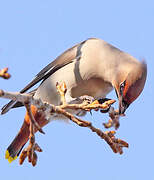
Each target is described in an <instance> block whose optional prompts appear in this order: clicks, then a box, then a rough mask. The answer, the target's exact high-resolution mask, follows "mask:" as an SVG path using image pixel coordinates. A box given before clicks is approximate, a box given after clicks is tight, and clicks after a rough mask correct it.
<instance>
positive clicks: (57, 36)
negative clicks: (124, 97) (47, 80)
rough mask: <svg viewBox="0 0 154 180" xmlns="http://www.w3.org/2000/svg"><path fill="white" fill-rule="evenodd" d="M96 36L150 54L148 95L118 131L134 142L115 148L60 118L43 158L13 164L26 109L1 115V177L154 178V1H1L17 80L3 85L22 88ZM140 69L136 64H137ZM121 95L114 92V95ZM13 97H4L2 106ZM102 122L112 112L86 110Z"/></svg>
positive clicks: (1, 44) (5, 55)
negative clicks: (9, 152)
mask: <svg viewBox="0 0 154 180" xmlns="http://www.w3.org/2000/svg"><path fill="white" fill-rule="evenodd" d="M89 37H98V38H101V39H104V40H106V41H108V42H109V43H111V44H113V45H115V46H116V47H118V48H120V49H121V50H123V51H126V52H128V53H130V54H131V55H133V56H134V57H136V58H138V59H142V58H145V59H146V61H147V64H148V77H147V82H146V86H145V89H144V91H143V93H142V95H141V96H140V97H139V98H138V99H137V100H136V101H135V102H134V103H133V104H132V105H131V106H130V108H129V109H128V110H127V112H126V115H127V116H126V117H124V118H121V126H120V129H119V130H118V132H117V137H119V138H122V139H124V140H126V141H127V142H128V143H129V145H130V147H129V149H124V154H123V155H119V154H114V153H113V152H112V150H111V149H110V147H109V146H108V145H107V144H106V143H105V142H104V141H103V140H101V139H100V138H99V137H98V136H97V135H96V134H94V133H92V132H91V131H90V130H88V129H86V128H81V127H78V126H77V125H75V124H72V123H70V124H66V123H64V122H52V123H50V124H49V125H48V126H47V127H45V128H44V131H45V132H46V135H41V134H37V136H36V140H37V142H38V143H39V145H40V146H41V147H42V148H43V150H44V151H43V152H42V153H39V154H38V163H37V166H36V167H32V166H31V164H29V163H28V162H27V161H25V163H24V164H23V165H22V166H20V165H19V164H18V160H16V161H14V162H13V163H11V164H9V163H8V162H7V161H6V160H5V158H4V156H5V150H6V148H7V146H8V145H9V144H10V143H11V141H12V140H13V138H14V137H15V135H16V134H17V132H18V131H19V129H20V126H21V124H22V122H23V118H24V113H25V109H24V108H19V109H16V110H12V111H10V112H9V113H8V114H6V115H4V116H0V123H1V124H0V167H1V169H0V179H5V180H8V179H15V180H21V179H22V180H32V179H37V180H42V179H54V180H60V179H67V180H69V179H70V180H79V179H81V180H82V179H86V180H93V179H96V180H98V179H108V180H113V179H114V180H122V179H125V180H130V179H152V178H154V163H153V162H154V138H153V137H154V130H153V129H154V118H153V117H154V116H153V111H154V109H153V98H154V96H153V92H154V61H153V59H154V55H153V54H154V2H153V1H152V0H151V1H150V0H146V1H144V0H143V1H141V0H129V1H123V0H116V1H114V0H112V1H110V0H108V1H104V0H95V1H90V0H85V1H83V0H78V1H71V0H65V1H60V0H56V1H50V0H44V1H43V0H42V1H41V0H32V1H30V0H26V1H18V0H13V1H11V0H10V1H9V0H5V1H0V68H3V67H9V68H10V69H9V72H10V73H11V74H12V78H11V79H10V80H8V81H7V80H3V79H0V84H1V85H0V88H3V89H5V90H8V91H19V90H20V89H21V88H23V87H24V86H25V85H26V84H27V83H28V82H29V81H30V80H31V79H32V78H33V77H34V76H35V75H36V74H37V73H38V72H39V71H40V70H41V69H42V68H43V67H44V66H45V65H47V64H48V63H49V62H51V61H52V60H53V59H54V58H55V57H56V56H58V55H59V54H60V53H62V52H63V51H64V50H66V49H67V48H69V47H71V46H72V45H74V44H76V43H78V42H80V41H82V40H85V39H87V38H89ZM134 70H135V69H134ZM108 97H110V98H116V96H115V94H114V92H113V93H111V94H110V95H108ZM6 102H7V100H3V99H1V100H0V106H1V107H2V105H4V103H6ZM85 119H87V120H90V121H92V122H93V124H94V125H95V126H97V127H98V128H102V129H103V126H102V122H105V121H107V120H108V118H107V116H105V115H103V114H100V113H98V114H97V113H94V114H93V116H90V115H88V116H86V118H85Z"/></svg>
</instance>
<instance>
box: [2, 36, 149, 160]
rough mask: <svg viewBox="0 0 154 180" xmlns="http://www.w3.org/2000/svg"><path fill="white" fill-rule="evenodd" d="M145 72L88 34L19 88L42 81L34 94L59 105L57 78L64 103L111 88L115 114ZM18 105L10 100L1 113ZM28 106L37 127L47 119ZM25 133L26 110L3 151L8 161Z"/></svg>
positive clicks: (131, 98) (126, 103) (135, 91)
mask: <svg viewBox="0 0 154 180" xmlns="http://www.w3.org/2000/svg"><path fill="white" fill-rule="evenodd" d="M146 76H147V66H146V64H145V62H139V61H138V60H136V59H135V58H134V57H132V56H131V55H129V54H127V53H125V52H123V51H121V50H119V49H117V48H115V47H114V46H112V45H110V44H108V43H107V42H105V41H103V40H101V39H96V38H91V39H88V40H85V41H83V42H81V43H79V44H77V45H75V46H74V47H72V48H70V49H68V50H67V51H65V52H64V53H63V54H62V55H60V56H58V57H57V58H56V59H55V60H54V61H53V62H51V63H50V64H48V65H47V66H46V67H45V68H44V69H42V70H41V71H40V72H39V73H38V74H37V75H36V77H35V78H34V79H33V80H32V81H31V82H30V83H29V84H28V85H27V86H26V87H25V88H24V89H22V90H21V91H20V92H21V93H24V92H26V91H27V90H29V89H30V88H31V87H33V86H34V85H35V84H36V83H38V82H40V81H42V82H41V84H40V85H39V87H38V88H37V89H35V90H33V91H32V92H31V93H32V94H33V95H34V97H35V98H40V99H42V100H43V101H46V102H48V103H52V104H55V105H59V104H60V96H59V94H58V93H57V89H56V83H57V82H59V83H62V82H65V83H66V86H67V93H66V101H67V103H73V102H76V103H78V101H77V100H78V98H79V97H82V96H84V95H87V96H89V97H93V98H94V99H96V100H99V99H102V98H105V97H106V95H107V94H108V93H109V92H110V91H111V90H112V89H115V91H116V94H117V97H118V100H119V114H123V113H124V112H125V110H126V109H127V108H128V106H129V105H130V104H131V103H132V102H133V101H134V100H135V99H136V98H137V97H138V96H139V95H140V93H141V92H142V90H143V88H144V84H145V81H146ZM19 106H22V104H21V103H19V102H16V101H11V102H10V103H8V104H7V105H5V106H4V107H3V108H2V112H1V114H4V113H6V112H7V111H9V110H10V109H11V108H12V107H19ZM31 108H32V113H33V115H34V117H35V119H36V121H37V122H38V124H39V125H40V126H41V127H43V126H44V125H46V124H47V123H48V122H49V120H48V119H47V118H46V117H45V115H44V114H43V113H41V112H39V111H37V108H36V107H35V106H31ZM60 118H61V117H60ZM28 137H29V117H28V115H27V113H26V116H25V119H24V123H23V125H22V127H21V129H20V131H19V133H18V134H17V136H16V137H15V139H14V141H13V142H12V143H11V145H10V146H9V147H8V149H7V151H6V158H7V159H8V160H9V161H10V162H11V161H12V160H14V159H15V158H16V157H17V156H18V155H19V153H20V151H21V149H22V147H23V146H24V145H25V143H26V142H27V141H28Z"/></svg>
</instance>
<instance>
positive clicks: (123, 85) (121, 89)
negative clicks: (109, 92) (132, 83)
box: [120, 81, 126, 95]
mask: <svg viewBox="0 0 154 180" xmlns="http://www.w3.org/2000/svg"><path fill="white" fill-rule="evenodd" d="M125 82H126V81H124V82H122V83H121V84H120V94H121V95H122V94H123V91H124V88H125Z"/></svg>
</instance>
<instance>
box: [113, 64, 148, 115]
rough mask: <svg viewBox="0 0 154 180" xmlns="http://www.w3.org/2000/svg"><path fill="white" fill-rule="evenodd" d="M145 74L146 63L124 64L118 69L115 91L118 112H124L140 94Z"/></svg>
mask: <svg viewBox="0 0 154 180" xmlns="http://www.w3.org/2000/svg"><path fill="white" fill-rule="evenodd" d="M146 76H147V65H146V63H145V62H144V61H143V62H140V63H139V64H137V65H136V64H134V65H132V66H126V67H125V68H124V69H123V71H119V73H118V76H117V81H116V83H115V91H116V94H117V97H118V99H119V114H124V112H125V111H126V109H127V108H128V107H129V105H130V104H131V103H132V102H133V101H134V100H135V99H136V98H137V97H138V96H139V95H140V94H141V92H142V90H143V88H144V85H145V81H146Z"/></svg>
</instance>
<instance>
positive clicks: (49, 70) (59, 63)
mask: <svg viewBox="0 0 154 180" xmlns="http://www.w3.org/2000/svg"><path fill="white" fill-rule="evenodd" d="M85 42H86V40H85V41H83V42H81V43H79V44H77V45H75V46H73V47H72V48H70V49H68V50H66V51H65V52H64V53H63V54H61V55H60V56H58V57H57V58H56V59H55V60H54V61H53V62H51V63H50V64H48V65H47V66H46V67H45V68H43V69H42V70H41V71H40V72H39V73H38V74H37V75H36V76H35V78H34V79H33V80H32V81H31V82H30V83H29V84H28V85H27V86H26V87H24V88H23V89H22V90H21V91H20V93H24V92H26V91H27V90H29V89H30V88H31V87H33V86H34V85H35V84H37V83H38V82H40V81H42V80H45V79H47V78H48V77H49V76H51V75H52V74H53V73H54V72H56V71H57V70H58V69H60V68H62V67H64V66H66V65H67V64H70V63H72V62H73V60H75V59H78V58H79V57H80V56H81V48H82V46H83V44H84V43H85ZM20 105H21V103H20ZM18 106H19V103H18V104H17V101H13V100H11V101H10V102H9V103H8V104H6V105H5V106H3V108H2V111H1V114H5V113H6V112H8V111H9V110H10V109H11V108H12V107H18Z"/></svg>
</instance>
